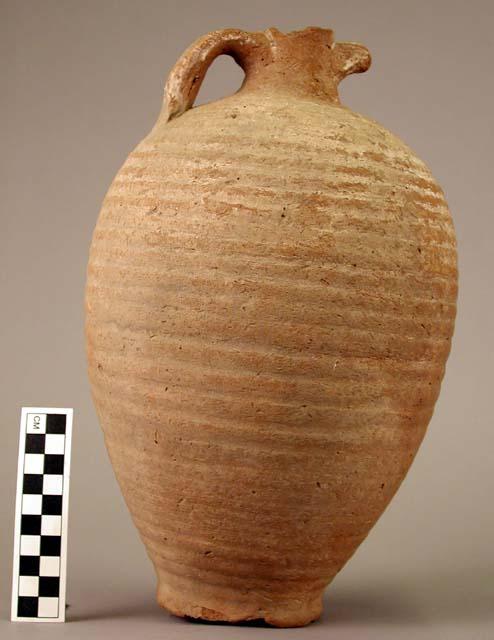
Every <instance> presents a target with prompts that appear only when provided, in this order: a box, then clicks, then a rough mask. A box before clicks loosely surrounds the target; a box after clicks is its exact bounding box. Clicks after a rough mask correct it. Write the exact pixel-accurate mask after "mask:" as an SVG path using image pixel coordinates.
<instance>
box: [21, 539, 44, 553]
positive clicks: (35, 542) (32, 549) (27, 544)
mask: <svg viewBox="0 0 494 640" xmlns="http://www.w3.org/2000/svg"><path fill="white" fill-rule="evenodd" d="M40 543H41V537H40V536H21V556H39V548H40Z"/></svg>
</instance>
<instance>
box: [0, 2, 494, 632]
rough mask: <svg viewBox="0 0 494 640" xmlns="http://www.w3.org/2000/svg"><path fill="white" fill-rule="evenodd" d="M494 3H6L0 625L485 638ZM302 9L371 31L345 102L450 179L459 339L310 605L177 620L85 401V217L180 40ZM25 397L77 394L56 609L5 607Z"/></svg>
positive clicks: (490, 532)
mask: <svg viewBox="0 0 494 640" xmlns="http://www.w3.org/2000/svg"><path fill="white" fill-rule="evenodd" d="M493 23H494V3H493V2H491V1H489V0H486V1H479V0H476V1H474V0H470V1H469V2H457V1H450V0H447V1H438V0H436V1H433V0H422V1H419V0H415V1H414V2H403V1H392V0H389V1H384V0H382V1H377V2H376V1H374V2H368V1H350V0H344V1H343V0H342V1H336V0H335V1H334V2H327V1H320V2H317V1H315V0H304V1H303V2H300V1H285V2H281V1H280V2H274V1H270V0H263V1H258V0H248V2H235V1H233V0H232V1H230V2H226V1H221V0H209V1H202V2H201V1H198V2H187V1H181V2H167V1H165V0H160V1H154V0H153V1H149V0H148V1H142V0H141V1H137V0H136V1H134V2H131V1H127V0H124V1H116V0H115V1H113V0H106V1H102V0H79V1H78V2H75V1H73V0H64V1H62V0H60V1H53V0H43V1H26V0H21V1H18V2H9V3H5V2H4V3H2V5H1V16H0V25H1V31H2V33H1V34H0V47H1V51H0V64H1V68H2V72H1V79H2V82H1V87H2V100H1V105H0V109H1V118H0V126H1V140H2V145H1V162H2V200H3V202H2V208H1V215H2V225H1V236H0V237H1V243H2V250H1V257H0V259H1V265H0V266H1V268H0V274H1V283H2V290H1V301H2V310H1V316H0V318H1V320H0V322H1V332H0V334H1V355H2V365H3V366H2V384H1V386H0V390H1V402H0V411H1V424H2V444H1V447H0V479H1V487H2V490H1V496H0V498H1V499H0V515H1V538H0V540H1V546H0V576H1V582H0V586H1V594H0V596H1V599H0V602H1V620H0V627H1V628H0V635H1V636H2V638H31V637H33V638H34V637H36V638H42V639H44V638H48V637H50V638H58V637H68V638H86V637H87V638H89V637H90V638H96V637H105V638H112V637H115V638H116V637H118V638H127V637H128V638H135V637H136V635H137V634H138V635H139V637H142V638H173V639H174V638H181V639H182V638H193V637H194V638H195V637H198V636H200V637H203V638H223V637H224V638H229V639H235V638H244V637H245V638H246V637H251V638H254V637H256V638H265V637H266V638H267V637H268V636H269V637H272V636H276V637H281V636H283V637H284V638H294V637H304V638H326V637H328V638H329V637H331V638H338V639H339V638H342V639H345V638H352V639H353V640H358V639H360V638H365V639H372V638H379V639H380V640H383V639H386V638H393V639H394V640H396V639H399V638H434V639H440V638H447V639H448V640H452V639H455V638H467V639H472V638H475V639H477V638H479V639H480V638H486V639H487V638H493V637H494V557H493V552H492V544H493V541H494V520H493V508H492V504H493V490H494V481H493V466H494V465H493V454H492V451H493V447H494V429H493V426H494V425H493V411H492V395H493V392H492V365H493V353H494V341H493V331H492V329H493V327H492V315H493V311H494V304H493V299H492V271H493V266H494V264H493V252H492V234H493V232H494V213H493V211H492V183H493V175H492V144H493V142H494V141H493V139H492V131H493V113H494V100H493V98H494V93H493V87H492V59H493V54H494V46H493V43H494V39H493V34H492V27H493ZM308 25H315V26H325V27H331V28H333V29H334V30H335V32H336V37H337V39H339V40H356V41H360V42H362V43H365V44H366V45H367V46H368V47H369V48H370V50H371V52H372V54H373V60H374V64H373V67H372V69H371V71H370V72H368V73H367V74H365V75H363V76H353V77H351V78H349V79H348V80H347V81H346V82H345V83H344V84H343V85H342V100H343V102H344V103H345V104H347V105H349V106H350V107H352V108H353V109H355V110H357V111H361V112H362V113H365V114H367V115H369V116H371V117H374V118H375V119H377V120H378V121H380V122H381V123H383V124H384V125H385V126H386V127H388V128H389V129H391V130H392V131H394V132H395V133H397V134H398V135H399V136H400V137H402V138H403V139H404V140H405V141H406V142H407V143H409V144H410V145H411V146H412V147H413V148H414V149H415V151H416V152H417V153H418V155H419V156H421V157H422V158H423V159H424V160H425V161H426V162H427V163H428V164H429V166H430V167H431V169H432V171H433V173H434V174H435V176H436V178H437V179H438V181H439V182H440V183H441V184H442V186H443V187H444V190H445V192H446V196H447V198H448V201H449V203H450V206H451V210H452V212H453V216H454V220H455V225H456V229H457V233H458V241H459V253H460V272H461V281H460V298H459V315H458V320H457V329H456V335H455V339H454V343H453V351H452V355H451V358H450V361H449V364H448V369H447V375H446V378H445V381H444V384H443V391H442V395H441V397H440V400H439V403H438V405H437V408H436V412H435V414H434V418H433V420H432V423H431V426H430V429H429V432H428V435H427V436H426V439H425V441H424V444H423V446H422V449H421V451H420V453H419V455H418V457H417V459H416V461H415V463H414V465H413V467H412V470H411V472H410V474H409V476H408V478H407V479H406V481H405V482H404V484H403V486H402V488H401V490H400V491H399V493H398V494H397V496H396V498H395V499H394V501H393V503H392V504H391V506H390V507H389V508H388V510H387V511H386V513H385V514H384V516H383V517H382V519H381V520H380V521H379V523H378V524H377V526H376V527H375V529H374V530H373V531H372V533H371V534H370V536H369V538H368V539H367V541H366V542H365V543H364V544H363V545H362V547H361V548H360V549H359V551H358V552H357V554H356V555H355V557H354V558H353V559H352V561H351V562H350V564H349V565H348V566H347V567H346V568H345V569H344V570H343V572H342V573H341V574H340V576H338V578H337V579H336V580H335V582H334V583H333V585H332V586H331V587H330V588H329V589H328V592H327V603H326V612H325V615H324V618H323V619H322V621H321V622H319V623H317V624H314V625H311V626H310V627H309V628H306V629H298V630H297V629H293V630H286V631H283V630H272V629H263V628H249V627H241V628H239V627H227V626H212V625H204V624H197V623H187V622H184V621H181V620H177V619H174V618H172V617H171V616H169V615H168V614H167V613H166V612H163V611H161V610H160V609H159V608H158V607H157V605H155V604H154V594H153V590H154V575H153V570H152V567H151V564H150V563H149V561H148V560H147V557H146V555H145V552H144V548H143V547H142V545H141V543H140V542H139V540H138V538H137V534H136V532H135V530H134V529H133V527H132V525H131V522H130V518H129V517H128V515H127V512H126V510H125V506H124V504H123V500H122V498H121V496H120V494H119V491H118V488H117V485H116V482H115V480H114V477H113V474H112V471H111V468H110V465H109V462H108V459H107V455H106V451H105V449H104V444H103V439H102V435H101V433H100V430H99V427H98V424H97V421H96V416H95V412H94V409H93V407H92V404H91V399H90V395H89V388H88V382H87V379H86V372H85V358H84V343H83V288H84V280H85V265H86V259H87V253H88V247H89V242H90V237H91V232H92V229H93V227H94V224H95V222H96V217H97V213H98V210H99V206H100V203H101V201H102V198H103V196H104V194H105V191H106V189H107V187H108V185H109V183H110V181H111V179H112V178H113V176H114V174H115V173H116V171H117V170H118V168H119V166H120V165H121V163H122V162H123V160H124V159H125V157H126V156H127V154H128V153H129V151H130V150H131V149H132V147H133V146H134V145H135V144H136V143H137V142H138V141H139V140H140V139H141V138H142V137H143V136H144V134H145V133H147V132H148V130H149V129H150V128H151V126H152V124H153V123H154V120H155V119H156V117H157V114H158V110H159V107H160V101H161V95H162V86H163V83H164V79H165V77H166V73H167V71H168V69H169V68H170V66H171V65H172V64H173V63H174V62H175V60H176V58H177V57H178V55H179V54H180V53H181V52H182V50H183V49H184V48H185V47H186V46H188V45H189V44H190V43H191V42H192V41H193V40H194V39H195V38H196V37H198V36H200V35H202V34H203V33H206V32H207V31H210V30H212V29H217V28H223V27H241V28H244V29H248V30H262V29H265V28H267V27H270V26H276V27H278V28H280V29H282V30H291V29H298V28H302V27H305V26H308ZM241 77H242V75H241V72H240V70H239V69H238V68H237V67H236V66H235V64H234V63H233V61H232V60H231V59H229V58H221V59H219V60H218V61H217V62H216V63H215V64H214V65H213V67H212V68H211V70H210V72H209V74H208V76H207V80H206V82H205V85H204V87H203V90H202V91H201V94H200V100H199V101H200V102H203V101H207V100H210V99H214V98H218V97H220V96H222V95H226V94H229V93H231V92H233V91H234V90H235V89H236V88H237V87H238V85H239V84H240V82H241ZM22 405H41V406H44V405H47V406H70V407H74V408H75V432H74V449H73V476H72V495H71V514H70V532H69V534H70V535H69V562H68V602H69V603H70V608H69V609H68V622H67V624H65V625H58V626H57V625H53V624H51V625H29V624H25V623H24V624H23V623H17V624H11V623H9V622H8V621H7V620H8V616H9V605H10V575H11V551H12V541H13V536H12V529H13V518H14V512H13V505H14V494H15V475H16V461H17V438H18V420H19V415H20V407H21V406H22Z"/></svg>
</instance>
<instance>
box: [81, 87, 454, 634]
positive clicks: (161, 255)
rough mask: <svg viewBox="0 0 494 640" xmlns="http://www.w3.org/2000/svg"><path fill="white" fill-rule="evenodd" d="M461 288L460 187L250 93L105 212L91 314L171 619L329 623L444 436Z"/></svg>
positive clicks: (127, 478)
mask: <svg viewBox="0 0 494 640" xmlns="http://www.w3.org/2000/svg"><path fill="white" fill-rule="evenodd" d="M456 287H457V277H456V251H455V239H454V231H453V227H452V223H451V219H450V215H449V212H448V209H447V205H446V203H445V201H444V197H443V194H442V191H441V189H440V188H439V187H438V186H437V184H436V183H435V181H434V180H433V178H432V176H431V175H430V173H429V171H428V169H427V168H426V167H425V165H424V164H423V163H422V162H421V161H420V160H419V159H418V158H416V157H415V156H414V154H413V153H412V152H411V151H410V149H408V147H406V145H404V144H403V143H402V142H401V141H399V140H398V139H397V138H396V137H395V136H393V135H392V134H390V133H389V132H388V131H386V130H385V129H383V128H382V127H380V126H379V125H378V124H376V123H374V122H372V121H370V120H368V119H366V118H364V117H362V116H360V115H357V114H355V113H353V112H351V111H350V110H348V109H346V108H343V107H341V106H337V105H331V104H324V103H322V102H320V101H317V100H300V99H294V98H292V97H290V96H280V95H276V96H274V95H265V94H264V93H255V92H251V93H246V92H242V91H240V92H239V93H238V94H236V95H235V96H232V97H230V98H226V99H224V100H221V101H218V102H215V103H212V104H209V105H205V106H202V107H198V108H196V109H192V110H190V111H188V112H186V113H185V114H183V115H182V116H181V117H180V118H178V119H176V120H172V121H171V122H168V123H166V124H162V125H161V126H160V125H159V124H158V125H157V126H156V127H155V129H154V130H153V132H152V133H151V134H150V135H149V136H148V137H147V138H146V139H145V140H144V141H143V142H142V143H141V144H140V145H139V146H138V147H137V148H136V150H135V151H134V152H132V153H131V154H130V156H129V158H128V159H127V161H126V162H125V164H124V166H123V167H122V169H121V170H120V171H119V173H118V174H117V176H116V178H115V180H114V182H113V184H112V186H111V187H110V190H109V192H108V194H107V196H106V198H105V201H104V204H103V208H102V211H101V214H100V218H99V220H98V224H97V227H96V230H95V233H94V237H93V243H92V248H91V255H90V261H89V267H88V283H87V292H86V305H87V351H88V359H89V373H90V379H91V385H92V391H93V397H94V400H95V404H96V407H97V411H98V415H99V418H100V420H101V424H102V427H103V430H104V433H105V441H106V444H107V446H108V450H109V453H110V457H111V461H112V464H113V467H114V469H115V473H116V476H117V479H118V482H119V484H120V487H121V489H122V491H123V494H124V497H125V500H126V503H127V505H128V507H129V510H130V512H131V515H132V517H133V520H134V522H135V524H136V526H137V528H138V530H139V533H140V535H141V538H142V539H143V541H144V543H145V545H146V548H147V551H148V553H149V556H150V558H151V560H152V561H153V564H154V566H155V569H156V572H157V574H158V580H159V584H158V600H159V601H160V603H161V604H163V605H164V606H166V607H167V608H168V609H170V610H171V611H173V612H175V613H177V614H179V615H190V616H194V617H202V618H206V619H221V620H232V621H234V620H246V619H256V618H263V619H265V620H266V621H267V622H269V623H272V624H276V625H279V626H292V625H298V624H306V623H307V622H309V621H310V620H313V619H315V618H317V617H318V616H319V614H320V610H321V596H322V592H323V589H324V587H325V586H326V585H327V584H328V583H329V582H330V581H331V579H332V578H333V577H334V576H335V574H336V573H337V572H338V571H339V570H340V569H341V567H342V566H343V565H344V564H345V562H346V561H347V560H348V558H349V557H350V556H351V555H352V553H353V552H354V551H355V549H356V548H357V547H358V545H359V544H360V542H361V541H362V540H363V539H364V538H365V536H366V535H367V533H368V531H369V530H370V528H371V527H372V525H373V524H374V523H375V521H376V520H377V518H378V517H379V516H380V514H381V513H382V511H383V510H384V508H385V507H386V505H387V504H388V502H389V501H390V499H391V498H392V496H393V495H394V493H395V492H396V490H397V488H398V487H399V485H400V483H401V481H402V479H403V478H404V476H405V474H406V472H407V470H408V468H409V466H410V464H411V462H412V460H413V457H414V455H415V453H416V451H417V448H418V446H419V444H420V442H421V440H422V438H423V435H424V433H425V430H426V427H427V424H428V422H429V420H430V417H431V415H432V411H433V407H434V403H435V401H436V398H437V395H438V393H439V388H440V383H441V380H442V377H443V373H444V366H445V362H446V359H447V356H448V353H449V349H450V340H451V336H452V332H453V325H454V316H455V301H456Z"/></svg>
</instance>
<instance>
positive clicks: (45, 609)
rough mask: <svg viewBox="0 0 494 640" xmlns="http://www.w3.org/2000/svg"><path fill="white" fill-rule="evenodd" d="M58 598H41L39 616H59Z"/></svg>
mask: <svg viewBox="0 0 494 640" xmlns="http://www.w3.org/2000/svg"><path fill="white" fill-rule="evenodd" d="M57 617H58V598H39V600H38V618H57Z"/></svg>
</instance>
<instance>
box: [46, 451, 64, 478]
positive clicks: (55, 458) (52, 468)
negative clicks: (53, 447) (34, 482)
mask: <svg viewBox="0 0 494 640" xmlns="http://www.w3.org/2000/svg"><path fill="white" fill-rule="evenodd" d="M44 472H45V473H47V474H55V475H62V474H63V456H62V455H58V454H48V453H47V454H46V455H45V466H44Z"/></svg>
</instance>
